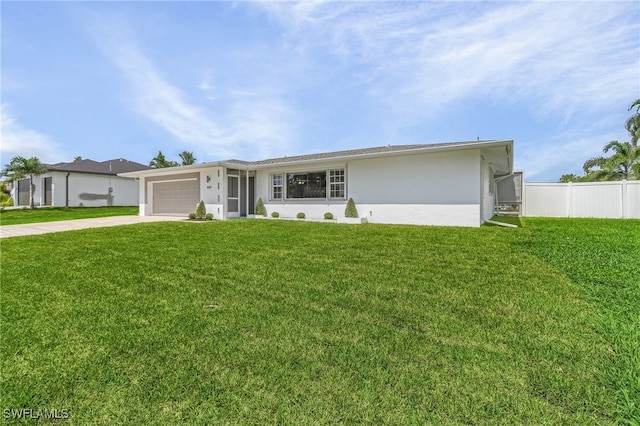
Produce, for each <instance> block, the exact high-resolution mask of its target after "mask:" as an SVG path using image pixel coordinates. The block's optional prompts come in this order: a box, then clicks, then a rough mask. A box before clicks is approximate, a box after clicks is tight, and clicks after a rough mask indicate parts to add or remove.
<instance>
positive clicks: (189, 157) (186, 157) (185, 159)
mask: <svg viewBox="0 0 640 426" xmlns="http://www.w3.org/2000/svg"><path fill="white" fill-rule="evenodd" d="M178 155H179V156H180V158H181V159H182V165H183V166H190V165H191V164H195V162H196V157H194V156H193V152H189V151H182V152H181V153H180V154H178Z"/></svg>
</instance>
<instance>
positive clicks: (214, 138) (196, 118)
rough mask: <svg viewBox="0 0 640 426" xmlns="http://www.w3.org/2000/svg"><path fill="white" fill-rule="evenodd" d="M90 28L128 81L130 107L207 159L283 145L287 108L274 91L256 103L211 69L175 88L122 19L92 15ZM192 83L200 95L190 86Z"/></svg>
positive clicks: (286, 136)
mask: <svg viewBox="0 0 640 426" xmlns="http://www.w3.org/2000/svg"><path fill="white" fill-rule="evenodd" d="M91 31H92V32H93V34H94V37H95V39H96V41H97V44H98V45H99V47H100V48H101V49H102V50H103V52H104V53H105V54H106V56H107V57H108V58H109V59H110V60H112V61H113V63H114V64H115V65H116V66H117V67H118V68H119V69H120V71H121V72H122V74H123V76H124V77H125V78H126V80H127V81H128V86H129V90H130V91H131V92H130V95H131V96H130V98H129V99H130V100H129V103H130V104H129V106H130V108H132V110H133V111H135V112H136V113H138V114H140V115H141V116H143V117H145V118H147V119H148V120H150V121H151V122H152V123H154V124H155V125H157V126H159V127H161V128H162V129H164V130H165V131H167V132H168V133H170V134H171V135H173V136H174V137H175V138H176V139H177V140H178V141H180V142H182V143H183V144H184V145H185V146H186V147H188V148H190V149H193V150H195V151H197V152H199V153H204V154H205V155H206V156H207V157H209V158H207V160H216V159H224V158H229V157H243V158H246V157H247V156H249V157H253V156H254V155H256V153H257V154H258V155H262V154H268V153H270V152H271V151H272V150H273V148H274V147H282V146H286V145H287V143H288V141H289V139H290V138H289V128H290V126H288V125H286V124H285V123H286V122H287V121H286V120H284V119H283V115H286V114H288V113H289V111H288V110H287V108H286V106H285V105H284V104H283V103H282V101H281V100H280V99H278V97H277V96H272V97H262V98H260V100H259V102H257V101H256V95H257V94H256V93H255V92H253V93H251V94H246V93H238V94H235V93H233V92H230V91H229V90H226V91H224V93H223V92H222V91H220V90H217V89H216V84H215V79H214V75H215V74H214V72H213V71H211V70H209V71H208V72H207V75H206V76H205V77H204V78H203V79H202V80H201V81H200V82H193V84H192V85H191V86H190V87H179V86H177V85H175V84H172V83H171V82H170V81H169V79H168V78H166V77H164V76H163V75H162V71H161V69H160V67H159V66H157V65H156V64H154V63H152V61H151V60H150V59H149V57H148V55H145V53H144V51H143V49H142V48H141V47H140V46H139V45H138V44H137V42H136V35H135V33H134V32H133V31H132V30H131V29H130V27H129V26H128V25H127V23H126V22H122V21H118V20H117V19H116V20H114V19H112V18H111V19H109V18H105V17H101V18H96V20H95V21H94V24H93V25H92V30H91ZM193 88H197V89H198V90H199V91H200V93H201V96H200V97H199V96H196V95H195V94H193V93H192V92H190V91H189V90H190V89H193ZM203 100H204V101H206V102H202V101H203Z"/></svg>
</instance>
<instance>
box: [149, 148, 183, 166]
mask: <svg viewBox="0 0 640 426" xmlns="http://www.w3.org/2000/svg"><path fill="white" fill-rule="evenodd" d="M149 165H150V166H151V167H155V168H156V169H161V168H163V167H176V166H179V164H178V163H177V162H176V161H167V159H166V158H164V154H163V153H162V151H158V155H156V156H155V157H153V159H151V161H149Z"/></svg>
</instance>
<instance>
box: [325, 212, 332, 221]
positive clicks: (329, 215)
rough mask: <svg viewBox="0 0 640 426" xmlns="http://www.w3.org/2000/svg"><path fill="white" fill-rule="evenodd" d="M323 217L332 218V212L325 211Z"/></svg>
mask: <svg viewBox="0 0 640 426" xmlns="http://www.w3.org/2000/svg"><path fill="white" fill-rule="evenodd" d="M324 218H325V219H327V220H331V219H333V213H331V212H327V213H325V214H324Z"/></svg>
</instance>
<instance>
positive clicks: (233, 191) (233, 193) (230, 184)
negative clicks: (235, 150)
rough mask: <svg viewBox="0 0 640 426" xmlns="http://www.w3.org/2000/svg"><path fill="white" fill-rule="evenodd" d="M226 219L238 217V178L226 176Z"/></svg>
mask: <svg viewBox="0 0 640 426" xmlns="http://www.w3.org/2000/svg"><path fill="white" fill-rule="evenodd" d="M227 217H240V176H234V175H228V176H227Z"/></svg>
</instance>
